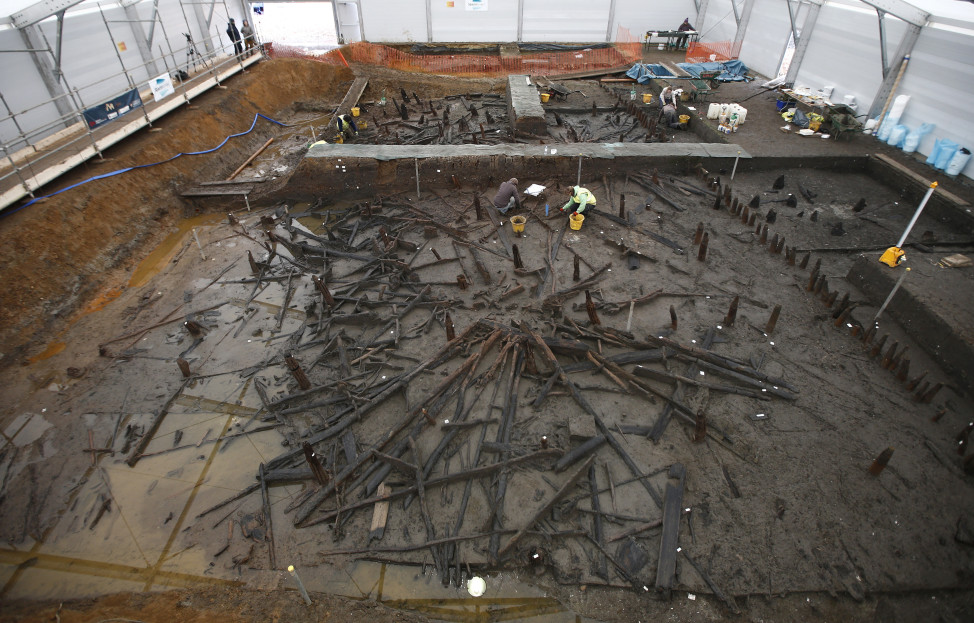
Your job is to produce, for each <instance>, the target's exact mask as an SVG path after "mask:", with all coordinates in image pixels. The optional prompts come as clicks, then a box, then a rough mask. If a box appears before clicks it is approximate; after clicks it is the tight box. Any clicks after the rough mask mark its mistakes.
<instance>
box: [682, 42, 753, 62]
mask: <svg viewBox="0 0 974 623" xmlns="http://www.w3.org/2000/svg"><path fill="white" fill-rule="evenodd" d="M741 43H742V42H740V41H737V42H734V41H709V42H707V43H700V42H699V41H696V42H691V43H690V45H689V46H688V47H687V59H686V62H688V63H706V62H710V61H729V60H731V59H733V58H737V57H738V56H740V55H741ZM711 56H713V58H711Z"/></svg>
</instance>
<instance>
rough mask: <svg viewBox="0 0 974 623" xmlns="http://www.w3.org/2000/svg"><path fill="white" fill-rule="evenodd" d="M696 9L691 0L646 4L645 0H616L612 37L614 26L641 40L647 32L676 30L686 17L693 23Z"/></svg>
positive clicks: (613, 36) (613, 30) (614, 31)
mask: <svg viewBox="0 0 974 623" xmlns="http://www.w3.org/2000/svg"><path fill="white" fill-rule="evenodd" d="M696 14H697V9H696V8H695V7H694V6H693V2H692V0H678V1H676V2H666V3H654V4H653V5H652V6H650V5H647V3H646V0H616V15H615V17H616V18H615V24H613V25H612V38H613V39H615V33H616V27H617V26H622V27H623V28H628V29H629V31H630V32H631V33H632V36H633V37H635V38H636V39H638V40H640V41H642V40H643V36H644V35H645V34H646V33H647V32H655V31H660V30H676V29H677V28H679V27H680V24H681V23H683V20H684V19H685V18H687V17H689V18H690V23H691V24H693V25H694V26H696V24H695V23H694V16H695V15H696Z"/></svg>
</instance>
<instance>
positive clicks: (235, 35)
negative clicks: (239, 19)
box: [227, 17, 243, 56]
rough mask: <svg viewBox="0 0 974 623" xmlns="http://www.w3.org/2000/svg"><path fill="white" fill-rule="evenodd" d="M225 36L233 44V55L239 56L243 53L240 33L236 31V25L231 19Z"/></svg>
mask: <svg viewBox="0 0 974 623" xmlns="http://www.w3.org/2000/svg"><path fill="white" fill-rule="evenodd" d="M227 36H228V37H230V41H232V42H233V53H234V54H236V55H237V56H240V54H241V53H243V46H242V45H240V31H239V30H237V25H236V24H234V23H233V18H232V17H231V18H230V23H229V24H227Z"/></svg>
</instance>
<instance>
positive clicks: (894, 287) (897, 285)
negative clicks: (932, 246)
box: [873, 268, 910, 325]
mask: <svg viewBox="0 0 974 623" xmlns="http://www.w3.org/2000/svg"><path fill="white" fill-rule="evenodd" d="M909 272H910V269H909V268H907V269H906V270H905V271H903V274H902V275H900V278H899V279H897V280H896V285H894V286H893V289H892V290H890V291H889V296H887V297H886V300H885V301H883V304H882V305H880V307H879V311H878V312H876V315H875V316H873V324H874V325H875V324H876V321H877V320H879V316H880V314H882V313H883V312H884V311H885V310H886V306H887V305H889V302H890V301H892V300H893V295H894V294H896V291H897V290H899V289H900V286H901V285H903V280H904V279H906V275H907V273H909Z"/></svg>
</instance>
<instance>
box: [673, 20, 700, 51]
mask: <svg viewBox="0 0 974 623" xmlns="http://www.w3.org/2000/svg"><path fill="white" fill-rule="evenodd" d="M693 30H696V28H694V27H693V26H691V25H690V18H689V17H688V18H686V19H685V20H683V23H682V24H680V27H679V28H677V31H678V32H690V31H693ZM688 37H689V35H680V38H679V39H677V40H676V47H677V49H679V50H682V49H683V48H685V47H687V38H688Z"/></svg>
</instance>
